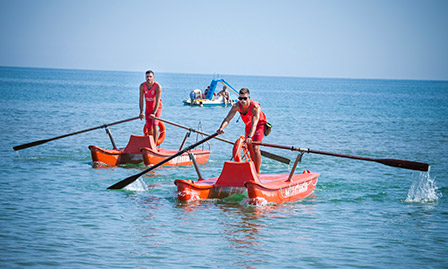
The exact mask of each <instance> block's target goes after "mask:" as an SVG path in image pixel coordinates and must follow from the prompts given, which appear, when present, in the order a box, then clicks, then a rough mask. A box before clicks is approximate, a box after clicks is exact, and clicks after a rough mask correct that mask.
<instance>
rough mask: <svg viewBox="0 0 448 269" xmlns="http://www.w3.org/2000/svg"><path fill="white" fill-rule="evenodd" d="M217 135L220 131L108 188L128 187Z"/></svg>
mask: <svg viewBox="0 0 448 269" xmlns="http://www.w3.org/2000/svg"><path fill="white" fill-rule="evenodd" d="M217 135H218V133H214V134H212V135H210V136H208V137H206V138H204V139H202V140H200V141H198V142H196V143H194V144H192V145H190V146H188V147H186V148H185V149H183V150H181V151H178V152H177V153H176V154H174V155H171V156H170V157H168V158H166V159H165V160H163V161H161V162H159V163H157V164H155V165H153V166H151V167H149V168H148V169H146V170H143V171H142V172H140V173H138V174H135V175H133V176H130V177H127V178H125V179H123V180H122V181H120V182H118V183H115V184H114V185H112V186H109V187H108V189H110V190H118V189H122V188H124V187H126V186H127V185H129V184H131V183H132V182H134V181H135V180H137V178H139V177H140V176H142V175H144V174H146V173H148V172H149V171H151V170H154V169H156V168H157V167H159V166H161V165H163V164H164V163H167V162H169V161H171V160H172V159H174V158H176V157H177V156H180V155H182V154H184V153H185V152H187V151H190V150H192V149H193V148H195V147H197V146H199V145H200V144H202V143H205V142H207V141H208V140H210V139H212V138H214V137H216V136H217Z"/></svg>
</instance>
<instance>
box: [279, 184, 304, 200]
mask: <svg viewBox="0 0 448 269" xmlns="http://www.w3.org/2000/svg"><path fill="white" fill-rule="evenodd" d="M307 190H308V182H303V183H302V184H297V185H294V186H289V187H288V188H284V189H282V190H281V195H282V197H285V198H286V197H291V196H294V195H297V194H299V193H303V192H306V191H307Z"/></svg>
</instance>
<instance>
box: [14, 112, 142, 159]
mask: <svg viewBox="0 0 448 269" xmlns="http://www.w3.org/2000/svg"><path fill="white" fill-rule="evenodd" d="M138 118H139V117H134V118H130V119H126V120H121V121H117V122H113V123H108V124H103V125H100V126H96V127H93V128H89V129H85V130H81V131H77V132H73V133H69V134H65V135H60V136H56V137H53V138H49V139H42V140H37V141H34V142H30V143H26V144H22V145H18V146H15V147H13V149H14V150H16V151H17V150H21V149H26V148H29V147H34V146H37V145H41V144H44V143H47V142H50V141H53V140H57V139H61V138H64V137H67V136H72V135H77V134H81V133H85V132H90V131H93V130H96V129H100V128H106V127H108V126H112V125H116V124H120V123H124V122H128V121H132V120H136V119H138Z"/></svg>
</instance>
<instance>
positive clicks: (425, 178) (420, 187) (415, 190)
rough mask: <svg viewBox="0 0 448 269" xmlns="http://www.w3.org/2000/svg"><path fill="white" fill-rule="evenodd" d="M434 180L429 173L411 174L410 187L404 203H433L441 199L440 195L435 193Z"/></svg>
mask: <svg viewBox="0 0 448 269" xmlns="http://www.w3.org/2000/svg"><path fill="white" fill-rule="evenodd" d="M437 189H438V188H437V187H436V185H435V178H431V176H430V174H429V171H428V172H426V173H423V172H420V173H415V174H413V181H412V185H411V187H410V188H409V191H408V196H407V198H406V202H412V203H433V202H437V201H438V200H439V198H441V196H442V194H441V193H438V192H437Z"/></svg>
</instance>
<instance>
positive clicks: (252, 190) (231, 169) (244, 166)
mask: <svg viewBox="0 0 448 269" xmlns="http://www.w3.org/2000/svg"><path fill="white" fill-rule="evenodd" d="M243 141H244V137H240V138H239V139H238V140H237V141H236V142H235V146H234V149H233V158H234V161H226V162H225V163H224V166H223V169H222V171H221V174H220V175H219V177H215V178H210V179H199V180H197V181H192V180H183V179H177V180H175V181H174V184H176V186H177V197H178V199H179V200H181V201H189V200H199V199H215V198H219V199H222V198H226V197H228V196H231V195H234V194H246V193H247V195H248V197H249V203H251V204H260V203H264V202H272V203H286V202H292V201H296V200H300V199H303V198H305V197H307V196H309V195H310V194H311V193H312V192H313V191H314V189H315V187H316V184H317V179H318V177H319V176H320V174H319V173H311V172H309V171H304V172H303V173H302V174H293V173H290V174H257V172H256V169H255V165H254V163H253V162H252V161H251V160H250V158H249V157H247V158H245V160H243V158H241V156H240V150H241V149H244V148H245V145H244V142H243ZM244 151H245V150H244ZM244 155H245V156H246V155H248V154H247V153H244ZM236 156H238V157H236ZM235 157H236V158H235ZM235 159H237V160H238V161H236V160H235ZM294 169H295V166H294V168H293V170H294Z"/></svg>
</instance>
